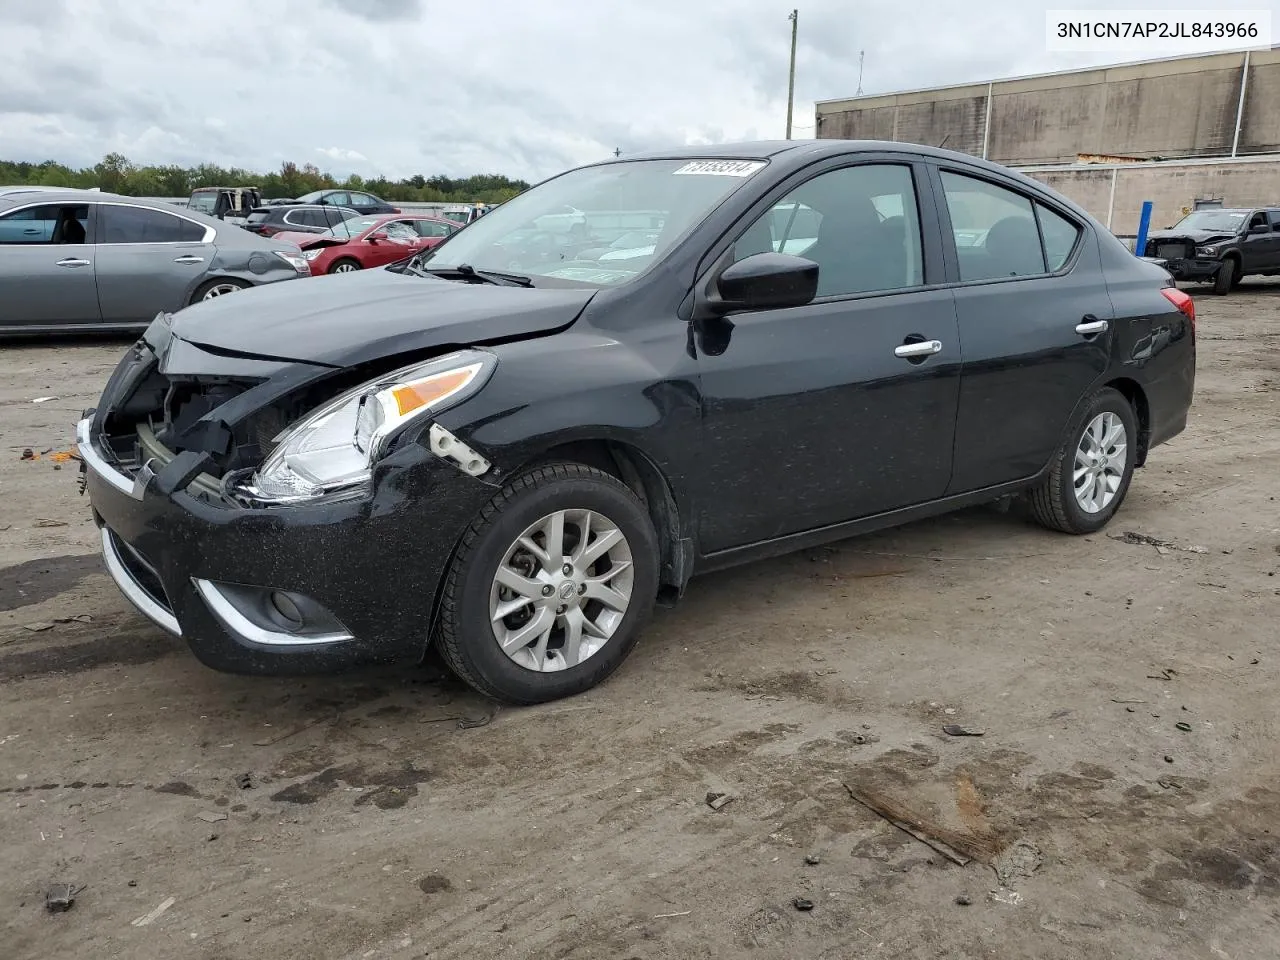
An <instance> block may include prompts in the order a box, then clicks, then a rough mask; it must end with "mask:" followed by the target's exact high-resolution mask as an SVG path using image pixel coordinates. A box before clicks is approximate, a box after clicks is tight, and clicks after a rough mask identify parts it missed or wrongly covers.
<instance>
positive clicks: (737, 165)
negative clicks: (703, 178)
mask: <svg viewBox="0 0 1280 960" xmlns="http://www.w3.org/2000/svg"><path fill="white" fill-rule="evenodd" d="M763 166H764V161H762V160H690V161H689V162H688V163H686V164H685V165H684V166H683V167H681V168H680V169H679V170H673V171H672V172H673V173H682V174H691V173H702V174H711V175H713V176H717V177H749V176H751V175H752V174H753V173H755V172H756V171H757V170H759V169H760V168H761V167H763Z"/></svg>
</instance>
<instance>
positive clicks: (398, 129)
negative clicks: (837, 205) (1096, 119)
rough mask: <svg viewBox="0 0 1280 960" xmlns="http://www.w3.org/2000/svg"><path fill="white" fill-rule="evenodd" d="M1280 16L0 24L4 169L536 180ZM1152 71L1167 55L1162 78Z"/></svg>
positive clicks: (452, 2)
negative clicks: (1174, 33)
mask: <svg viewBox="0 0 1280 960" xmlns="http://www.w3.org/2000/svg"><path fill="white" fill-rule="evenodd" d="M1120 5H1123V6H1125V7H1129V8H1150V9H1152V10H1153V11H1159V10H1169V9H1173V8H1179V7H1181V8H1196V7H1199V8H1200V9H1204V8H1206V7H1208V8H1220V7H1228V6H1229V7H1238V8H1244V9H1269V10H1271V11H1272V17H1273V19H1274V20H1275V21H1276V24H1275V26H1276V27H1277V29H1280V0H1199V2H1198V3H1197V2H1195V0H1191V2H1182V0H1160V2H1158V3H1152V2H1151V0H1127V2H1124V3H1116V4H1107V3H1105V2H1099V0H1058V2H1049V3H1043V2H1037V0H986V2H985V5H983V6H979V5H978V4H976V3H956V2H954V0H914V2H913V0H645V2H643V3H640V2H635V3H624V2H619V0H534V2H530V0H464V2H458V0H449V2H441V0H216V2H209V3H182V2H175V0H127V2H126V0H0V37H3V38H4V48H5V52H4V55H3V56H0V157H2V158H4V159H11V160H32V161H38V160H44V159H55V160H59V161H61V162H63V163H68V164H71V165H74V166H83V165H88V164H92V163H94V162H96V161H97V160H99V159H101V157H102V156H103V154H105V153H108V152H110V151H119V152H121V153H123V154H125V155H126V156H127V157H129V159H131V160H133V161H134V162H136V163H146V164H155V163H178V164H182V165H184V166H188V165H193V164H196V163H200V162H206V161H211V162H217V163H220V164H223V165H226V166H230V165H237V166H243V167H248V168H250V169H255V170H260V171H265V170H268V169H275V168H278V167H279V165H280V163H281V161H283V160H286V159H291V160H294V161H295V162H297V163H299V164H301V163H306V162H311V163H315V164H316V165H317V166H319V167H321V168H322V169H326V170H329V171H330V172H332V173H334V174H335V175H338V176H346V175H347V174H348V173H352V172H354V173H358V174H360V175H362V176H372V175H376V174H383V175H386V176H389V177H393V178H394V177H402V176H408V175H411V174H413V173H423V174H425V175H431V174H433V173H444V174H447V175H451V176H460V175H467V174H471V173H505V174H508V175H511V176H515V177H524V178H527V179H530V180H537V179H539V178H542V177H545V176H548V175H550V174H552V173H555V172H557V171H559V170H562V169H564V168H566V167H569V166H573V165H576V164H579V163H584V162H590V161H593V160H597V159H601V158H603V157H605V156H607V155H609V154H612V152H613V150H614V148H615V147H616V148H620V149H621V150H622V151H623V152H624V153H626V152H628V151H632V150H640V149H647V148H653V147H660V146H666V145H670V144H673V143H674V144H679V143H687V142H708V141H710V142H718V141H724V140H738V139H757V138H779V137H781V136H782V135H783V132H784V128H785V120H786V95H787V56H788V45H789V42H790V23H789V22H788V20H787V15H788V14H789V13H790V11H791V9H792V8H793V7H799V11H800V18H799V25H800V26H799V48H798V54H797V64H798V66H797V78H796V118H795V135H796V136H797V137H811V136H813V104H814V101H815V100H819V99H832V98H837V97H844V96H852V95H853V94H854V92H855V91H856V89H857V86H858V51H859V50H862V49H865V50H866V66H865V73H864V76H863V81H862V86H863V91H864V93H867V94H872V93H880V92H890V91H894V90H899V89H904V88H914V87H923V86H933V85H935V84H943V83H961V82H974V81H985V80H989V79H992V78H999V77H1003V76H1012V75H1019V74H1028V73H1039V72H1042V71H1045V70H1056V69H1066V68H1070V67H1075V66H1085V65H1093V64H1098V63H1106V62H1115V61H1128V60H1137V59H1146V58H1147V57H1144V56H1143V55H1142V54H1141V53H1128V54H1120V55H1116V54H1111V55H1108V54H1096V53H1095V54H1079V53H1077V54H1057V55H1050V54H1048V53H1046V52H1045V40H1044V36H1045V19H1044V12H1045V10H1046V9H1048V8H1060V7H1068V6H1070V7H1077V8H1079V7H1092V8H1105V7H1108V6H1120ZM1156 55H1159V54H1156Z"/></svg>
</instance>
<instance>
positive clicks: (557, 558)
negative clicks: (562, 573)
mask: <svg viewBox="0 0 1280 960" xmlns="http://www.w3.org/2000/svg"><path fill="white" fill-rule="evenodd" d="M543 532H544V533H545V534H546V537H547V556H548V558H549V561H548V563H549V566H552V567H558V566H559V565H560V563H561V562H562V560H563V558H564V511H563V510H557V511H556V512H555V513H553V514H552V515H551V516H549V517H548V518H547V527H546V530H545V531H543Z"/></svg>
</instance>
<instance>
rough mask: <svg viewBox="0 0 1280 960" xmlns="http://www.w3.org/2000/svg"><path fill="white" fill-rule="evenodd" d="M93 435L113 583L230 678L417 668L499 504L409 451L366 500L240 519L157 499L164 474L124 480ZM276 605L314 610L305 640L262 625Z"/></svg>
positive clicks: (486, 490)
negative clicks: (481, 519)
mask: <svg viewBox="0 0 1280 960" xmlns="http://www.w3.org/2000/svg"><path fill="white" fill-rule="evenodd" d="M92 429H93V428H92V417H91V416H90V417H86V419H84V420H82V421H81V422H80V424H79V425H78V427H77V441H78V446H79V450H80V456H81V458H82V462H83V464H84V470H85V475H86V477H85V483H86V490H87V492H88V494H89V497H90V501H91V503H92V506H93V515H94V519H95V522H96V523H97V524H98V526H99V528H100V534H101V540H102V549H103V557H104V560H105V563H106V566H107V570H108V572H109V573H110V575H111V577H112V579H113V580H115V582H116V584H117V585H118V586H119V588H120V590H121V592H122V593H123V594H124V595H125V596H126V598H128V599H129V601H130V602H131V603H132V604H133V605H134V606H135V607H136V608H137V609H138V610H139V611H140V612H141V613H142V614H143V615H144V616H146V617H147V618H149V619H150V620H152V621H153V622H154V623H156V624H157V625H158V626H160V627H161V628H163V629H165V630H167V631H168V632H170V633H173V634H175V635H178V636H181V637H182V638H183V639H185V640H186V641H187V643H188V644H189V645H190V647H191V649H192V651H193V652H194V653H195V655H196V656H197V657H198V658H199V659H200V660H201V661H202V662H203V663H205V664H207V665H208V666H210V667H213V668H215V669H218V670H224V671H228V672H232V673H255V674H299V673H317V672H326V671H331V670H335V669H341V668H344V667H348V666H351V665H354V664H356V663H363V662H373V661H386V660H404V659H417V658H420V657H421V655H422V654H423V652H424V651H425V649H426V645H427V643H428V640H429V636H430V628H431V624H432V618H433V616H434V611H435V604H436V600H437V597H438V588H439V585H440V582H441V579H442V577H443V576H444V574H445V572H446V570H447V568H448V565H449V562H450V559H451V557H452V554H453V550H454V547H455V545H456V544H457V542H458V541H459V539H460V538H461V536H462V533H463V532H464V531H465V529H466V527H467V525H468V524H469V523H470V522H471V520H472V519H473V518H474V517H475V516H476V514H477V513H478V511H479V510H480V508H481V507H482V506H483V504H484V503H485V502H486V501H487V500H488V499H489V498H490V497H491V496H492V494H493V490H492V488H491V487H490V486H489V485H488V484H487V483H485V482H484V481H482V480H478V479H476V478H474V477H470V476H468V475H466V474H464V473H462V472H461V471H459V470H458V469H456V468H455V467H454V466H453V465H451V464H449V463H448V462H446V461H444V460H441V459H439V458H437V457H436V456H435V455H434V454H432V453H431V452H430V451H429V450H427V449H426V448H424V447H421V446H418V445H416V444H410V445H406V446H405V447H404V448H403V449H401V450H399V451H397V452H396V453H395V454H394V455H392V456H391V457H388V458H387V460H386V461H384V462H383V463H382V464H380V465H379V466H378V468H377V469H376V470H375V473H374V486H373V492H372V493H371V494H370V495H369V496H367V497H365V498H362V499H352V500H347V501H336V502H329V503H316V504H307V505H298V506H281V507H267V508H262V507H258V508H253V507H244V506H238V505H235V504H232V503H230V502H227V501H224V500H221V499H218V498H215V497H211V496H208V495H206V494H200V493H195V494H193V493H188V492H187V491H186V490H182V489H177V490H175V491H174V492H173V493H170V494H165V493H163V492H162V490H163V489H168V488H170V487H171V484H170V483H169V482H168V481H169V480H171V479H172V478H167V477H166V470H167V469H168V467H167V466H161V467H160V468H159V469H156V470H153V469H152V467H153V466H154V464H148V465H147V466H144V467H143V468H142V469H141V470H139V471H137V472H136V475H134V474H130V473H127V472H125V471H124V470H122V469H121V468H119V467H118V466H116V465H115V464H114V463H113V462H112V461H111V459H110V457H109V456H108V455H106V454H104V452H103V449H102V447H101V445H100V444H99V443H97V442H96V441H95V438H94V437H93V435H92ZM178 466H179V467H180V466H181V465H180V464H178ZM276 591H278V592H280V593H283V594H284V595H285V596H289V597H293V598H294V599H297V600H298V601H299V602H300V603H302V602H303V601H305V602H306V603H309V604H311V605H312V606H310V607H306V610H307V612H308V613H309V614H310V613H312V612H314V614H315V615H314V616H308V617H307V619H306V623H307V624H310V626H307V627H304V628H303V629H301V630H297V629H290V628H287V627H285V626H282V625H281V622H280V621H278V620H272V619H271V618H270V617H268V616H265V615H264V614H263V609H264V604H263V603H262V602H261V601H263V600H264V599H265V598H269V597H270V596H271V594H272V592H276Z"/></svg>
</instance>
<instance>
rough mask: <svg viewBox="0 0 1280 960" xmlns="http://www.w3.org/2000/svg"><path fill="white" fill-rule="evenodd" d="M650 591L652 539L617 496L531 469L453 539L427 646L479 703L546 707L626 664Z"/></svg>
mask: <svg viewBox="0 0 1280 960" xmlns="http://www.w3.org/2000/svg"><path fill="white" fill-rule="evenodd" d="M657 584H658V544H657V536H656V534H655V533H654V529H653V524H652V523H651V522H650V519H649V515H648V513H647V512H646V510H645V508H644V505H643V504H642V503H641V502H640V500H639V499H638V498H637V497H636V495H635V494H634V493H632V492H631V490H630V489H628V488H627V486H626V485H625V484H623V483H622V482H621V481H620V480H618V479H617V478H615V477H613V476H611V475H609V474H607V473H605V472H603V471H601V470H597V469H595V468H593V467H588V466H585V465H583V464H578V463H557V464H550V465H547V466H543V467H537V468H535V469H533V470H530V471H528V472H527V473H524V474H522V475H521V476H519V477H517V478H516V479H514V480H512V481H511V482H510V483H508V484H507V485H506V486H504V487H503V488H502V490H501V491H499V492H498V494H497V495H495V496H494V498H493V499H492V500H491V501H490V502H489V503H488V504H487V505H486V506H485V507H484V508H483V509H482V510H481V511H480V515H479V516H478V517H477V518H476V519H475V520H474V521H473V522H472V524H471V526H470V527H469V528H468V530H467V532H466V533H465V534H464V535H463V538H462V543H461V545H460V547H459V549H458V553H457V556H456V557H455V559H454V561H453V563H452V565H451V566H450V568H449V571H448V573H447V575H446V579H445V586H444V592H443V595H442V597H441V607H440V617H439V630H438V634H437V642H438V645H439V648H440V652H441V654H442V655H443V657H444V660H445V662H446V663H447V664H448V665H449V666H450V667H451V668H452V669H453V671H454V672H455V673H456V674H458V676H459V677H460V678H461V679H462V680H464V681H465V682H466V683H468V684H469V685H470V686H472V687H474V688H475V689H476V690H478V691H479V692H480V693H483V694H485V695H486V696H490V697H493V698H494V699H497V700H504V701H506V702H508V703H516V704H531V703H542V702H545V701H548V700H556V699H559V698H561V697H566V696H571V695H573V694H577V693H581V692H583V691H584V690H588V689H590V688H591V687H593V686H595V685H596V684H598V683H600V682H601V681H602V680H604V679H605V678H606V677H607V676H609V674H611V673H613V671H614V670H616V669H617V668H618V666H619V665H620V664H621V663H622V661H623V660H625V659H626V657H627V654H629V653H630V652H631V649H632V648H633V647H634V646H635V644H636V641H637V640H638V639H639V636H640V629H641V627H642V625H643V624H644V622H645V620H647V619H648V617H649V614H650V612H651V611H652V609H653V601H654V597H655V595H656V593H657Z"/></svg>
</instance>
